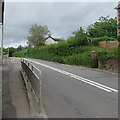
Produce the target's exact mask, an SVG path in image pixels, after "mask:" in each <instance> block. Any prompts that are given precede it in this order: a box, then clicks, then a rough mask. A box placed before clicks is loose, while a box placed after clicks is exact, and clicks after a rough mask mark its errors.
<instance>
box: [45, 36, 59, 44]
mask: <svg viewBox="0 0 120 120" xmlns="http://www.w3.org/2000/svg"><path fill="white" fill-rule="evenodd" d="M54 43H58V42H56V41H54V40H53V39H52V38H48V39H46V41H45V44H47V45H49V44H54Z"/></svg>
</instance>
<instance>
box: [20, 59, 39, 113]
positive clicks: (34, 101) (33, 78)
mask: <svg viewBox="0 0 120 120" xmlns="http://www.w3.org/2000/svg"><path fill="white" fill-rule="evenodd" d="M20 67H21V73H22V76H23V78H24V82H25V86H26V89H27V95H28V100H29V105H30V110H31V113H33V114H34V113H38V114H40V113H41V71H40V70H39V69H38V68H36V67H35V66H34V65H33V64H32V63H31V62H29V61H27V60H25V59H21V66H20Z"/></svg>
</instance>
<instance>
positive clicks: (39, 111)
mask: <svg viewBox="0 0 120 120" xmlns="http://www.w3.org/2000/svg"><path fill="white" fill-rule="evenodd" d="M39 83H40V88H39V93H40V95H39V103H38V113H39V114H40V113H41V105H42V92H41V91H42V79H41V71H39Z"/></svg>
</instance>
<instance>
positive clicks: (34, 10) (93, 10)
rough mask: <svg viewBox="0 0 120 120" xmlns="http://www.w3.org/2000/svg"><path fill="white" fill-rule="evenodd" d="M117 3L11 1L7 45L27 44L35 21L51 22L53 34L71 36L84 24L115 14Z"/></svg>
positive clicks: (49, 26) (7, 18)
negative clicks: (30, 29)
mask: <svg viewBox="0 0 120 120" xmlns="http://www.w3.org/2000/svg"><path fill="white" fill-rule="evenodd" d="M116 5H117V2H96V3H95V2H75V3H74V2H45V3H43V2H26V3H25V2H21V3H20V2H16V3H15V2H11V3H9V2H7V3H6V4H5V22H4V47H8V45H9V46H13V47H17V46H19V45H20V44H21V45H23V46H24V45H26V42H27V36H29V33H28V30H29V28H30V27H31V25H32V24H35V23H36V24H37V25H47V26H48V28H49V30H50V32H51V34H52V36H53V37H57V38H64V39H67V38H68V37H69V36H71V35H72V33H71V32H72V31H74V30H77V29H78V28H79V27H80V26H81V27H83V28H84V29H86V28H87V26H88V25H90V24H92V23H94V22H96V21H97V20H98V18H99V17H100V16H107V15H109V16H110V17H115V16H116V15H117V12H116V10H115V9H114V8H115V7H116Z"/></svg>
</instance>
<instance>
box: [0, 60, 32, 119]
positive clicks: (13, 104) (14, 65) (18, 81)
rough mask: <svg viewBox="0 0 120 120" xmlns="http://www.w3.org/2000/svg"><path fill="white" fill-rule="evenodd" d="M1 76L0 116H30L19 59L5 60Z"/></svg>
mask: <svg viewBox="0 0 120 120" xmlns="http://www.w3.org/2000/svg"><path fill="white" fill-rule="evenodd" d="M2 76H3V82H2V92H3V97H2V98H3V99H2V118H32V117H33V116H31V114H30V110H29V104H28V99H27V94H26V89H25V85H24V82H23V79H22V76H21V73H20V60H18V59H17V60H16V59H12V60H11V59H9V60H8V59H7V60H5V61H4V64H3V73H2Z"/></svg>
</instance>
